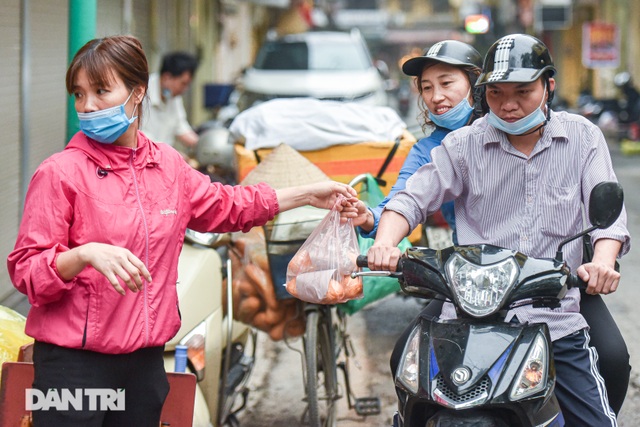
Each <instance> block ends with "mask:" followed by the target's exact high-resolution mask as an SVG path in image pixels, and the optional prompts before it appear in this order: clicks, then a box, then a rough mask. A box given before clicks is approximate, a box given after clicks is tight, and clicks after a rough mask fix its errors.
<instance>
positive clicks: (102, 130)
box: [78, 91, 138, 144]
mask: <svg viewBox="0 0 640 427" xmlns="http://www.w3.org/2000/svg"><path fill="white" fill-rule="evenodd" d="M131 95H133V91H131V93H130V94H129V97H128V98H127V100H126V101H124V103H123V104H122V105H116V106H115V107H111V108H106V109H104V110H99V111H93V112H91V113H78V120H80V130H81V131H82V132H83V133H84V134H85V135H87V136H88V137H89V138H91V139H93V140H95V141H98V142H100V143H102V144H113V143H114V142H115V141H116V140H117V139H118V138H120V136H122V134H123V133H125V132H126V131H127V129H129V125H131V123H133V122H134V121H135V120H136V119H137V118H138V116H133V117H131V118H129V117H127V113H126V111H125V109H124V106H125V105H127V103H128V102H129V100H130V99H131ZM136 108H137V106H136ZM133 114H135V110H134V113H133Z"/></svg>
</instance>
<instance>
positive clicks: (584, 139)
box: [386, 112, 630, 340]
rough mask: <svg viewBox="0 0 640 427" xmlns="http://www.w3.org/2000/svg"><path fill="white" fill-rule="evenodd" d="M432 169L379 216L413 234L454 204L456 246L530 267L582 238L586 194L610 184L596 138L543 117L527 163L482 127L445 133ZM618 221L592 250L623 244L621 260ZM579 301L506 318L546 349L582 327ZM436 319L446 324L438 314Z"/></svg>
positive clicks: (570, 253)
mask: <svg viewBox="0 0 640 427" xmlns="http://www.w3.org/2000/svg"><path fill="white" fill-rule="evenodd" d="M431 154H432V162H431V163H429V164H426V165H424V166H422V167H421V168H420V169H418V171H417V172H416V173H415V174H414V175H413V176H412V177H411V178H410V179H409V180H408V181H407V187H406V189H405V190H404V191H401V192H398V193H397V194H396V195H395V196H394V197H393V199H392V200H391V201H390V202H389V203H388V204H387V206H386V209H388V210H391V211H395V212H398V213H399V214H401V215H402V216H404V217H405V218H406V220H407V222H408V223H409V226H410V227H411V230H413V229H414V228H415V227H416V226H417V225H418V224H421V223H423V222H424V221H425V220H426V218H427V216H428V215H431V214H433V213H435V212H436V211H437V210H438V209H439V208H440V205H441V204H442V203H443V202H446V201H449V200H454V199H455V201H456V203H455V218H456V225H457V233H458V241H459V243H460V244H461V245H467V244H479V243H489V244H493V245H496V246H501V247H505V248H509V249H515V250H518V251H520V252H522V253H524V254H526V255H528V256H532V257H536V258H552V257H554V256H555V254H556V250H557V248H558V245H559V244H560V242H562V240H564V239H565V238H567V237H569V236H572V235H575V234H577V233H579V232H581V231H582V230H583V229H584V228H585V227H584V223H583V211H582V209H583V206H584V209H585V211H586V212H587V215H588V206H589V195H590V192H591V189H592V188H593V187H594V186H595V185H596V184H598V183H599V182H602V181H617V179H616V176H615V173H614V171H613V166H612V164H611V157H610V155H609V151H608V147H607V144H606V141H605V139H604V136H603V134H602V132H601V131H600V129H599V128H598V127H597V126H595V125H593V124H592V123H591V122H589V121H588V120H586V119H584V118H583V117H581V116H577V115H574V114H569V113H566V112H559V113H555V112H551V120H550V121H549V123H548V124H547V126H546V127H545V128H544V133H543V135H542V137H541V138H540V139H539V140H538V142H537V143H536V146H535V147H534V149H533V151H532V152H531V154H530V155H529V156H526V155H524V154H523V153H521V152H519V151H518V150H516V149H515V148H514V147H513V146H512V145H511V144H510V143H509V140H508V139H507V136H506V134H505V133H503V132H502V131H500V130H497V129H496V128H494V127H492V126H490V125H488V124H487V122H486V120H485V119H484V118H481V119H478V120H476V121H475V122H474V123H473V124H472V125H471V126H467V127H464V128H462V129H459V130H457V131H454V132H451V133H450V134H449V135H448V136H447V137H446V138H445V139H444V141H443V143H442V145H441V146H440V147H437V148H434V149H433V151H432V152H431ZM626 220H627V216H626V212H625V211H624V210H623V211H622V214H621V215H620V218H619V219H618V220H617V221H616V223H615V224H614V225H612V226H611V227H609V228H608V229H606V230H596V231H594V232H593V233H592V239H593V241H594V242H595V241H596V240H598V239H601V238H610V239H615V240H619V241H621V242H623V246H622V249H621V251H620V254H619V255H623V254H625V253H627V252H628V251H629V246H630V237H629V232H628V231H627V228H626ZM563 252H564V257H565V260H566V261H567V263H568V265H569V267H570V268H571V270H572V271H575V269H576V268H577V267H578V266H579V265H580V263H581V259H582V239H577V240H574V241H572V242H570V243H568V244H567V245H565V246H564V249H563ZM579 311H580V292H579V291H578V289H570V290H569V291H568V292H567V295H566V296H565V298H564V299H563V300H562V301H561V307H559V308H557V309H553V310H552V309H549V308H533V307H531V306H529V305H527V306H523V307H518V308H515V309H513V310H511V311H510V312H509V314H508V315H507V319H506V320H507V321H509V320H510V319H511V318H512V317H513V315H516V316H517V317H518V319H519V320H520V322H522V323H527V322H530V323H547V324H548V325H549V330H550V333H551V338H552V340H556V339H558V338H561V337H563V336H566V335H569V334H571V333H573V332H575V331H577V330H580V329H582V328H585V327H588V325H587V323H586V321H585V320H584V318H583V317H582V315H581V314H580V313H579ZM442 317H443V318H454V317H455V310H454V309H453V307H452V305H451V304H445V307H444V309H443V312H442Z"/></svg>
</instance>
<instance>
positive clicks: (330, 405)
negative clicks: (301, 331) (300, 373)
mask: <svg viewBox="0 0 640 427" xmlns="http://www.w3.org/2000/svg"><path fill="white" fill-rule="evenodd" d="M324 310H326V311H324ZM330 310H331V308H329V307H326V308H320V309H318V310H312V311H309V312H308V313H307V330H306V333H305V348H304V353H305V360H306V367H307V384H306V388H307V389H306V392H307V404H308V408H307V414H308V416H309V425H310V426H311V427H335V425H336V404H335V403H336V399H337V395H338V385H337V372H336V359H335V353H334V343H333V334H332V332H333V330H332V325H331V311H330ZM327 314H328V315H327Z"/></svg>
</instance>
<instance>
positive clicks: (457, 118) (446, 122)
mask: <svg viewBox="0 0 640 427" xmlns="http://www.w3.org/2000/svg"><path fill="white" fill-rule="evenodd" d="M471 113H473V107H472V106H471V105H469V95H468V94H467V96H466V97H465V98H464V99H463V100H462V101H460V102H458V105H456V106H455V107H453V108H452V109H451V110H449V111H447V112H446V113H444V114H433V113H432V112H431V111H429V119H431V121H432V122H433V123H435V124H436V126H440V127H441V128H446V129H450V130H456V129H459V128H461V127H462V126H464V125H466V124H467V123H469V118H470V117H471Z"/></svg>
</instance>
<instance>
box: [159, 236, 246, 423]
mask: <svg viewBox="0 0 640 427" xmlns="http://www.w3.org/2000/svg"><path fill="white" fill-rule="evenodd" d="M228 241H229V239H228V235H220V234H213V233H198V232H195V231H192V230H187V233H186V236H185V244H184V246H183V248H182V252H181V254H180V260H179V264H178V284H177V292H178V301H179V304H180V311H181V318H182V325H181V327H180V330H179V331H178V333H177V334H176V336H175V337H174V338H173V339H172V340H171V341H169V342H168V343H167V344H166V346H165V354H164V362H165V369H166V370H167V372H169V371H174V368H175V366H176V358H175V349H176V346H178V345H183V346H186V347H187V358H188V362H187V372H192V373H194V374H195V375H196V378H197V387H196V401H195V408H194V418H193V427H210V426H214V427H222V426H229V427H234V426H238V425H239V424H238V420H237V418H236V414H237V412H238V411H240V410H241V409H243V408H244V406H245V405H246V401H247V395H248V388H247V387H246V385H247V382H248V379H249V376H250V374H251V371H252V369H253V365H254V361H255V351H256V346H255V344H256V332H255V331H254V330H253V329H252V328H251V327H249V326H248V325H245V324H243V323H240V322H237V321H235V320H233V304H232V301H231V298H232V292H231V282H232V277H231V262H230V261H228V262H226V263H223V259H226V258H227V257H226V254H225V250H226V248H227V246H226V245H227V244H228ZM224 278H226V279H227V280H226V290H225V289H224V287H225V281H224ZM223 297H224V298H223Z"/></svg>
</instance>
